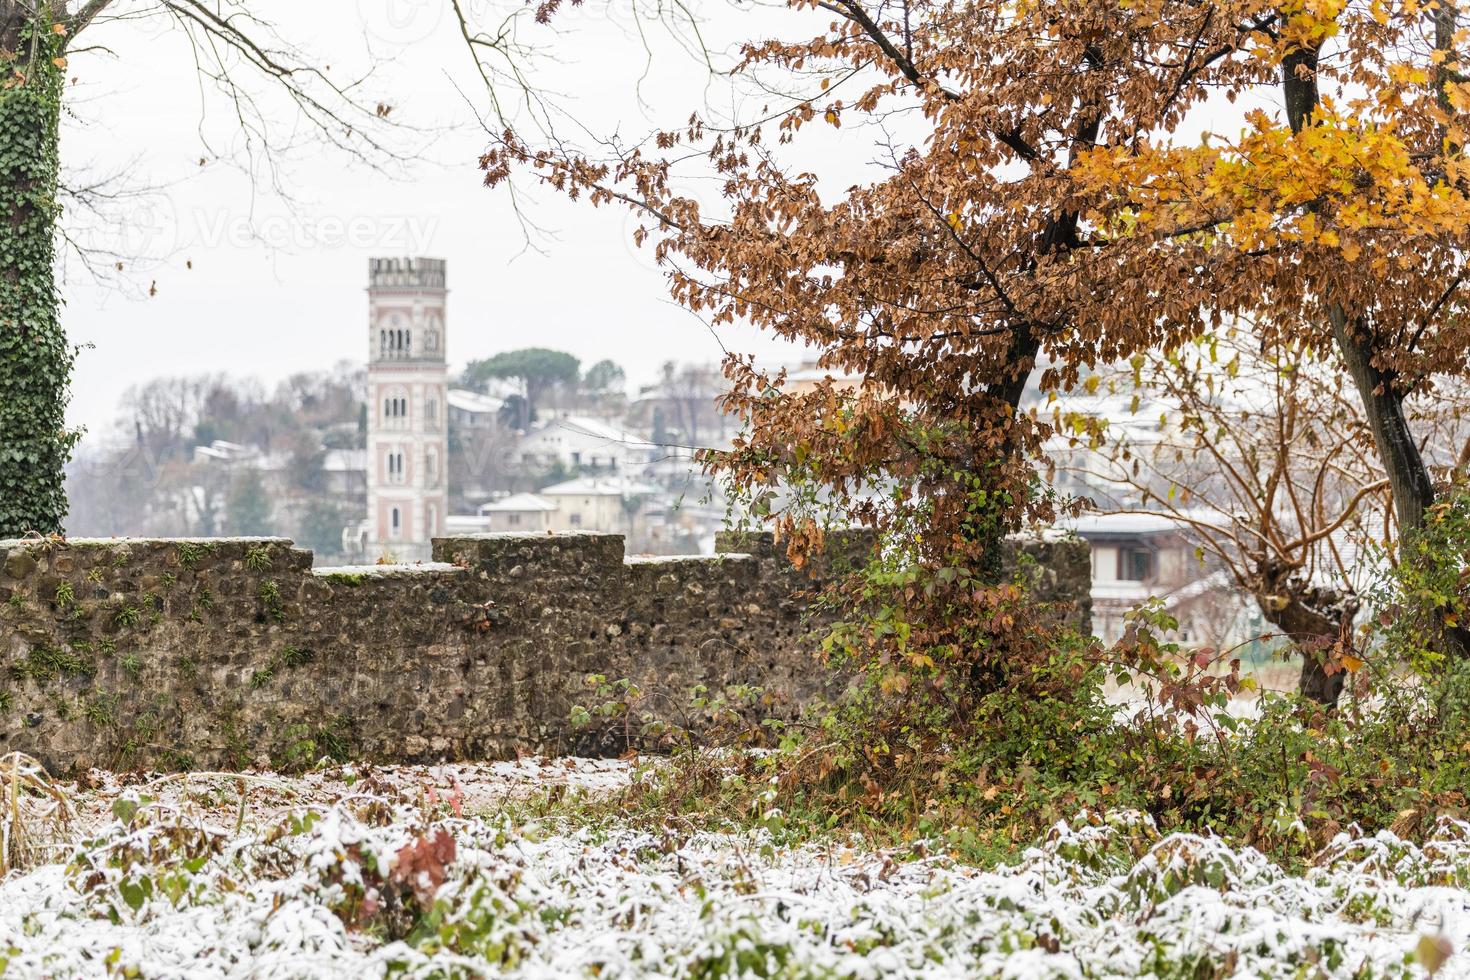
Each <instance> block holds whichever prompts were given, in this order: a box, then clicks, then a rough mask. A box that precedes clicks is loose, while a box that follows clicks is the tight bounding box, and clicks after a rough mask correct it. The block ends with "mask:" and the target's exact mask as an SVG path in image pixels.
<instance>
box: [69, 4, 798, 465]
mask: <svg viewBox="0 0 1470 980" xmlns="http://www.w3.org/2000/svg"><path fill="white" fill-rule="evenodd" d="M137 2H139V3H141V2H143V0H137ZM520 2H521V0H497V2H487V0H471V2H469V3H468V4H467V6H468V8H469V9H471V10H474V11H476V12H477V16H480V17H482V18H484V19H486V20H490V19H492V18H493V19H496V20H498V19H499V17H500V16H503V13H504V12H505V11H507V10H510V9H515V8H516V7H518V6H519V5H520ZM716 2H720V0H716ZM617 6H619V7H621V6H622V4H617ZM251 8H252V9H253V10H258V11H259V12H260V13H261V14H262V16H267V17H270V18H271V19H273V20H274V21H275V23H276V24H278V25H279V27H280V29H281V32H282V33H283V34H284V35H285V36H287V37H288V38H290V39H291V40H293V41H297V42H299V44H300V45H301V46H302V47H304V48H306V49H308V50H310V51H313V52H316V53H318V54H319V55H320V58H321V61H322V62H323V63H324V64H329V65H333V66H334V69H337V68H338V67H339V66H341V65H352V64H354V63H362V62H363V60H364V58H365V54H364V53H365V50H366V46H367V45H369V44H370V45H371V46H373V47H374V48H375V49H376V50H377V51H378V52H380V53H382V54H388V55H392V56H393V60H392V62H391V63H390V64H388V65H386V66H385V67H383V68H382V69H381V70H380V73H379V76H378V77H377V79H376V82H375V84H376V90H377V91H381V93H382V95H381V97H382V100H383V101H385V102H389V103H391V104H393V105H394V106H395V109H394V118H395V119H401V120H404V121H405V122H411V123H414V124H419V125H423V126H429V127H439V128H440V130H441V132H440V135H439V136H438V137H437V138H436V140H435V142H434V145H433V146H432V148H431V149H429V151H428V153H427V156H428V157H429V159H428V160H426V161H425V162H424V163H423V164H421V165H416V166H414V168H413V170H412V172H411V173H410V174H409V175H407V177H406V178H405V179H393V178H391V177H389V176H385V175H382V174H379V173H375V172H373V171H371V170H369V169H366V168H363V167H361V166H356V165H353V164H352V162H351V161H350V160H348V159H345V158H344V157H342V156H339V155H333V154H331V153H329V152H325V151H312V152H308V153H306V154H303V155H301V156H300V157H299V158H298V159H297V161H296V163H295V165H293V166H292V167H290V169H289V171H288V173H287V184H288V186H289V188H290V190H291V191H292V193H293V194H294V195H295V197H296V199H297V202H296V206H295V208H294V215H293V209H291V208H287V207H286V206H284V205H283V204H282V203H281V201H280V200H279V199H278V198H276V197H275V196H273V195H272V193H271V192H270V191H269V190H268V189H264V188H261V187H258V186H252V181H250V180H248V179H246V177H244V176H243V175H242V174H241V173H240V172H239V171H238V170H237V169H234V168H231V167H230V166H227V165H225V164H223V163H220V162H216V161H213V160H211V162H208V163H206V164H205V165H204V166H202V167H201V166H200V160H201V158H202V157H204V156H206V152H205V149H204V146H203V143H202V139H201V117H202V118H203V120H204V122H203V127H204V130H203V131H204V132H205V133H206V134H208V136H209V137H210V138H212V139H215V140H218V141H219V142H220V143H221V144H223V145H226V146H229V145H232V143H234V142H235V141H234V140H233V139H232V136H231V125H230V124H231V117H230V115H229V113H228V111H225V110H222V108H221V105H220V103H219V101H218V100H217V99H214V98H209V97H201V92H200V89H199V86H198V84H197V82H196V79H195V75H194V72H193V69H192V64H191V57H190V53H189V49H188V46H187V45H186V44H185V43H184V41H183V39H182V38H181V37H179V36H178V35H177V34H176V33H174V32H172V31H170V30H168V29H166V26H165V25H164V24H163V23H162V22H161V21H154V22H150V21H141V22H131V21H128V22H122V23H116V22H115V23H104V24H99V25H97V26H96V27H95V28H94V29H93V30H94V33H92V34H90V35H88V36H87V39H88V40H89V41H90V42H91V43H92V44H94V45H106V46H107V47H108V48H109V49H110V51H111V53H110V54H103V53H95V54H84V55H79V56H77V57H74V58H73V61H72V66H71V67H72V73H73V74H74V75H75V76H76V77H77V82H76V84H75V85H74V86H73V88H72V112H73V117H72V118H70V119H68V121H67V123H66V127H65V131H64V134H63V157H64V159H65V161H66V163H67V165H68V166H69V168H70V169H71V170H72V171H73V172H74V173H75V172H78V171H80V172H81V173H82V174H84V175H87V174H90V175H96V174H99V173H111V172H116V171H122V172H123V173H124V176H125V178H126V180H127V181H129V182H131V183H132V184H133V185H135V186H143V185H148V184H155V183H156V184H164V185H167V191H166V192H165V193H164V194H163V195H161V196H158V197H156V198H154V199H152V200H151V201H150V200H145V201H141V202H137V203H135V204H129V205H126V206H124V207H123V208H121V210H120V211H119V220H120V223H121V228H122V231H123V234H124V241H125V243H126V247H127V248H128V249H129V250H132V251H141V252H144V253H147V254H150V255H152V256H154V257H155V259H159V260H160V261H157V262H155V263H153V264H151V265H149V264H147V263H145V264H143V265H140V266H138V267H137V268H133V267H129V269H128V270H126V272H125V275H124V282H125V285H124V287H123V288H119V287H118V286H117V284H115V283H99V282H97V281H96V280H95V279H94V278H93V277H91V276H89V275H87V273H86V272H85V271H84V270H83V269H82V267H81V266H80V265H79V264H78V263H76V262H75V261H68V263H67V266H66V273H67V275H66V283H65V287H64V289H65V296H66V300H67V307H66V325H67V329H68V331H69V334H70V336H71V338H72V340H73V341H74V342H77V343H85V344H90V345H92V349H90V350H87V351H85V352H83V354H82V356H81V359H80V361H79V363H78V366H77V372H76V382H75V391H74V397H73V402H72V407H71V418H72V420H73V421H74V422H75V423H78V424H82V425H85V426H87V427H88V429H89V430H90V434H89V437H88V441H89V442H93V443H95V442H96V441H97V440H98V439H99V438H105V437H108V436H110V435H111V434H112V431H113V422H114V419H115V416H116V405H117V402H118V398H119V396H120V395H121V393H122V392H123V391H124V390H125V389H126V388H127V387H128V386H129V385H131V384H134V383H137V382H139V381H142V380H146V379H148V378H151V377H154V376H158V375H171V374H192V373H199V372H216V371H224V372H229V373H232V374H236V375H250V376H256V377H259V378H261V379H263V380H265V381H267V382H273V381H274V380H277V379H279V378H281V377H283V376H285V375H286V374H289V373H291V372H294V371H300V370H312V369H322V368H328V367H330V366H331V365H332V364H334V363H335V362H337V361H340V360H343V359H352V360H357V361H361V360H363V359H365V357H366V349H367V336H366V327H365V317H366V299H365V295H364V288H365V279H366V269H367V261H368V258H369V257H371V256H377V255H402V254H420V255H429V256H435V257H441V258H445V259H447V260H448V262H449V281H450V287H451V297H450V311H449V317H450V320H449V354H450V359H451V362H452V363H453V364H454V365H461V364H463V363H464V362H465V361H468V360H470V359H472V358H478V357H484V356H486V355H489V354H493V353H495V352H497V351H502V350H508V349H513V348H516V347H524V346H532V345H535V346H548V347H555V348H562V349H565V350H569V351H572V352H574V353H575V354H577V355H578V356H579V357H581V358H582V360H583V363H584V364H590V363H591V362H593V361H596V360H599V359H601V358H604V357H608V358H612V359H614V360H616V361H618V362H619V363H621V364H623V365H624V366H625V367H626V368H627V370H628V372H629V375H630V380H631V381H633V382H635V383H636V382H638V381H648V380H652V378H653V376H654V375H655V373H656V371H657V367H658V365H659V364H661V363H662V362H663V361H665V360H669V359H676V360H694V361H707V362H713V361H715V360H718V358H719V356H720V347H719V344H718V343H717V342H716V340H715V339H714V338H713V337H712V336H711V334H710V333H709V331H708V330H707V329H706V328H705V327H704V326H703V325H702V324H701V323H700V322H699V321H698V320H696V319H695V318H694V317H692V316H691V315H690V314H688V313H687V312H685V311H683V310H681V309H679V308H677V307H675V306H673V305H671V304H670V302H669V301H668V299H667V294H666V292H665V289H664V286H663V282H662V278H661V275H660V274H659V273H658V272H657V271H656V269H655V268H654V266H653V263H652V261H651V259H650V258H649V257H648V255H647V254H646V253H643V252H640V251H638V250H636V249H634V248H633V247H632V245H631V243H630V242H629V241H628V238H629V232H630V230H631V228H632V227H634V223H633V222H632V221H631V220H630V219H628V218H626V217H625V216H624V215H623V213H621V212H619V211H613V210H608V209H604V210H600V211H594V210H592V209H590V208H588V207H585V206H577V205H571V204H568V203H567V202H565V201H562V200H560V199H558V198H556V197H554V196H551V195H540V196H536V197H534V198H532V199H528V200H527V202H526V205H527V208H528V210H529V212H530V213H531V214H532V215H533V216H534V217H535V219H536V220H538V221H539V222H541V223H542V225H543V226H544V227H545V228H547V229H548V230H550V231H551V232H552V233H554V235H555V238H554V239H552V240H550V241H546V242H543V243H542V246H543V248H544V249H545V254H537V253H535V252H528V251H527V250H526V249H525V241H524V238H523V236H522V232H521V230H520V227H519V226H518V224H517V222H516V220H515V217H514V214H513V213H512V210H511V207H510V205H509V201H508V198H507V196H506V194H505V193H503V192H500V191H490V190H487V189H485V188H484V187H483V186H482V185H481V174H480V172H479V170H478V168H477V163H476V161H477V158H478V155H479V152H480V150H481V149H482V148H483V146H484V138H483V135H482V133H481V131H480V129H479V127H478V125H477V123H476V121H475V118H474V115H473V112H472V110H471V109H470V107H469V106H467V105H466V104H465V101H464V98H463V96H462V94H461V93H463V94H464V95H468V96H469V97H470V98H472V99H474V100H475V101H477V102H483V100H482V98H481V96H480V92H479V91H478V90H477V89H476V88H475V83H474V81H473V78H472V76H471V75H470V71H471V65H470V62H469V61H468V56H467V55H466V54H465V51H464V48H463V46H462V44H461V43H460V41H459V38H458V34H457V28H456V26H455V25H454V24H453V23H452V18H451V15H450V14H449V13H448V12H447V11H448V8H449V2H448V0H310V2H305V0H259V2H252V3H251ZM717 9H718V10H720V11H722V12H721V13H720V16H721V18H722V19H723V23H722V24H720V23H717V24H714V25H711V30H712V32H715V34H717V33H718V32H719V31H720V30H725V31H726V36H732V35H733V34H734V33H740V32H741V31H744V32H745V33H751V32H750V31H749V28H750V27H752V26H753V22H752V21H746V20H744V18H757V17H758V18H762V19H763V20H762V24H764V23H765V22H766V21H770V20H772V19H773V18H775V19H776V20H777V21H779V19H780V18H783V17H784V18H790V17H792V16H794V15H790V14H785V13H781V12H774V11H770V10H765V11H760V12H758V13H757V12H751V13H739V14H731V13H730V12H729V9H728V7H726V6H724V5H723V3H721V6H720V7H719V8H717ZM732 18H737V19H732ZM619 21H621V22H619ZM562 25H563V33H561V34H560V35H558V34H553V33H552V32H550V31H545V32H544V34H542V35H527V37H528V38H534V39H536V40H538V41H540V39H541V38H542V37H544V43H545V45H546V49H547V50H548V51H550V52H554V53H555V55H556V56H557V57H558V58H559V59H561V62H562V63H561V64H560V65H559V66H558V67H557V69H556V72H555V74H548V75H547V76H545V77H547V78H548V79H550V80H553V81H554V82H555V83H556V84H557V85H558V87H559V88H560V89H561V90H562V91H564V92H566V93H567V94H568V95H569V96H570V97H571V98H573V99H574V100H575V104H576V105H577V107H578V115H579V116H580V117H584V118H587V119H589V120H591V121H592V122H593V123H595V124H598V125H600V126H603V127H608V128H611V127H614V126H616V127H617V128H619V129H620V130H621V131H622V132H623V133H625V134H639V135H641V134H642V133H644V132H646V131H647V130H648V129H650V128H651V127H652V125H653V120H655V119H657V120H658V121H660V122H662V123H663V124H665V125H667V124H668V123H669V122H670V121H678V120H683V119H687V118H688V115H689V112H690V111H691V109H693V108H695V107H697V106H698V105H699V104H700V102H701V101H703V99H704V98H705V97H706V94H707V93H705V92H704V91H703V90H702V86H703V83H704V78H705V76H702V75H701V73H700V72H699V71H698V70H697V68H696V67H695V66H694V65H692V63H691V62H690V61H689V60H688V59H687V58H685V57H681V56H679V55H678V54H676V53H675V52H674V51H673V50H671V49H670V48H669V47H668V46H667V45H665V47H664V48H663V49H662V50H663V51H664V52H665V53H666V54H667V57H661V58H656V59H655V61H654V67H653V73H652V74H651V75H649V76H648V77H647V78H645V79H644V80H643V82H642V87H641V92H642V94H643V97H644V99H645V100H646V102H647V105H646V106H645V107H640V106H639V102H638V100H637V99H636V97H635V95H634V93H635V91H637V90H638V89H637V85H638V80H639V76H640V75H642V74H643V71H644V62H643V58H642V55H641V53H640V49H639V46H638V42H637V40H636V39H635V36H634V35H633V33H632V31H631V25H630V22H629V21H628V20H627V19H626V17H615V18H613V19H609V17H608V16H607V10H606V8H597V9H589V10H587V11H585V12H584V11H573V12H572V14H571V16H570V17H568V18H566V19H565V20H564V21H563V22H562ZM732 29H733V30H732ZM802 33H810V32H808V31H806V29H805V27H803V29H802ZM712 36H713V35H712ZM715 43H716V44H720V43H722V42H720V41H719V40H718V39H717V38H716V40H715ZM339 70H340V69H339ZM375 97H376V96H375ZM720 97H721V96H720V95H719V94H718V93H716V94H715V98H716V99H719V98H720ZM724 97H725V98H726V99H728V93H726V95H725V96H724ZM283 120H285V121H286V122H287V123H288V124H289V116H288V115H285V114H283ZM69 222H70V224H72V225H73V226H78V225H84V224H85V223H86V222H85V221H84V220H83V216H81V215H76V216H74V217H73V218H71V219H69ZM257 236H264V237H265V238H267V239H269V243H262V242H260V241H258V240H256V238H257ZM186 262H192V264H193V268H192V270H190V269H187V268H186ZM155 280H156V282H157V295H155V296H153V297H152V298H148V297H147V296H146V292H147V290H148V288H149V286H150V284H151V283H153V282H154V281H155ZM722 339H723V340H724V342H725V343H726V344H728V345H730V346H732V347H735V348H739V349H746V350H753V351H757V352H758V353H760V354H761V355H762V356H764V357H768V358H770V359H771V360H773V361H789V360H794V359H800V357H801V354H800V353H799V352H796V351H793V350H791V349H789V348H784V347H782V346H781V345H779V344H778V343H776V342H774V341H773V340H771V339H768V338H762V337H759V336H757V335H755V334H754V332H753V331H748V330H746V331H734V332H731V333H729V334H727V335H726V336H724V337H723V338H722Z"/></svg>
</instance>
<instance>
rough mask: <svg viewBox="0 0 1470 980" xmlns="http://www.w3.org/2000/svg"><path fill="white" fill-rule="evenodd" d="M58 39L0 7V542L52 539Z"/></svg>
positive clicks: (60, 354)
mask: <svg viewBox="0 0 1470 980" xmlns="http://www.w3.org/2000/svg"><path fill="white" fill-rule="evenodd" d="M64 43H65V34H64V30H63V29H60V28H56V27H53V24H52V21H51V20H50V18H49V16H48V14H47V11H46V10H45V8H44V7H43V8H42V10H41V11H40V12H39V13H38V12H34V11H31V10H27V9H24V7H23V5H21V4H18V3H14V2H6V0H0V59H3V63H4V70H5V74H6V77H5V79H4V81H3V82H0V537H15V536H21V535H25V534H29V533H32V532H36V533H40V534H55V533H60V531H61V529H62V520H63V518H64V517H65V516H66V494H65V492H64V488H63V480H64V474H63V468H64V467H65V465H66V461H67V459H68V458H69V456H70V454H71V450H72V447H73V446H74V445H75V443H76V438H77V437H76V433H73V432H69V431H68V430H67V428H66V404H67V400H68V397H69V390H70V377H71V368H72V363H73V361H74V359H75V352H74V350H73V349H72V347H71V346H70V345H69V344H68V343H67V340H66V335H65V333H64V331H63V330H62V326H61V297H60V293H59V291H58V290H57V285H56V269H55V258H56V235H57V219H58V217H59V213H60V207H59V205H58V203H57V190H58V186H57V185H58V180H59V155H58V146H57V143H58V131H59V123H60V118H61V94H62V84H63V79H64V69H65V64H66V62H65V59H64V57H63V55H62V52H63V50H64Z"/></svg>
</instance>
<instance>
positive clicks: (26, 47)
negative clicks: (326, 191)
mask: <svg viewBox="0 0 1470 980" xmlns="http://www.w3.org/2000/svg"><path fill="white" fill-rule="evenodd" d="M250 6H251V5H250V4H247V3H246V2H244V0H209V2H206V0H0V73H3V79H0V537H11V536H20V535H26V534H32V533H36V534H54V533H59V532H60V531H61V530H62V526H63V521H64V519H65V517H66V513H67V504H66V497H65V493H64V490H63V473H62V471H63V468H64V466H65V464H66V461H67V460H68V458H69V457H70V455H71V451H72V449H73V448H74V447H75V445H76V442H77V439H78V433H76V432H74V431H69V430H68V429H67V426H66V405H67V400H68V394H69V388H70V379H71V371H72V366H73V363H74V361H75V358H76V351H75V349H74V348H73V347H72V346H71V345H70V344H69V343H68V342H67V339H66V334H65V331H64V329H63V325H62V323H61V292H60V289H59V287H58V283H57V278H56V272H55V266H56V262H55V259H56V242H57V238H58V222H59V220H60V218H61V205H60V193H59V192H60V170H61V156H60V147H59V129H60V126H59V124H60V119H61V113H62V108H63V96H64V81H65V78H66V73H67V71H68V63H67V59H68V55H69V53H70V52H71V51H72V50H73V49H74V47H75V46H77V44H78V39H79V38H80V37H81V36H82V35H83V34H85V35H86V36H87V38H88V43H87V45H86V46H87V48H88V49H89V50H104V49H105V36H106V28H107V25H108V24H109V22H116V21H119V20H124V19H126V20H133V21H136V20H140V19H148V18H152V19H157V20H160V21H165V22H167V23H168V24H170V25H171V27H172V28H173V36H175V37H177V38H179V39H181V40H182V42H183V43H185V44H187V45H188V46H190V48H191V49H192V51H191V53H192V56H193V63H194V64H195V65H196V66H197V71H198V72H199V75H200V77H201V79H202V82H203V83H204V87H205V88H206V89H213V90H214V91H215V92H216V93H217V94H219V95H220V96H221V102H222V104H223V105H226V106H228V107H229V111H230V112H231V113H232V114H233V116H234V122H235V123H236V124H237V125H236V126H235V127H234V129H235V132H236V134H237V136H238V138H239V139H240V140H241V141H242V145H243V146H244V150H243V152H244V153H245V154H247V155H250V156H252V157H257V158H258V157H260V156H261V155H262V154H265V155H269V154H271V153H272V152H273V151H276V150H279V149H282V148H284V147H286V146H289V145H291V144H293V143H296V142H299V141H300V140H301V138H302V137H303V135H304V134H307V133H309V134H311V135H312V136H313V137H314V138H315V139H316V140H318V141H319V142H320V143H322V144H325V145H327V146H330V147H333V148H336V149H338V150H342V151H345V152H347V153H349V154H351V155H353V156H354V157H355V158H358V159H365V160H369V161H373V162H378V163H381V162H386V161H390V160H400V159H403V158H404V154H403V153H401V152H399V151H398V150H396V149H394V147H393V146H392V145H391V143H392V141H390V140H388V139H387V137H386V135H385V127H386V126H388V125H389V123H388V122H387V117H388V115H389V114H390V112H391V110H390V109H389V108H388V107H387V106H385V105H383V104H382V103H380V102H378V101H376V100H370V99H368V98H366V97H365V95H364V93H363V91H362V88H361V86H362V82H363V79H361V78H356V79H351V80H346V81H337V80H336V78H335V77H334V76H333V75H331V74H330V69H328V68H326V67H323V66H321V65H319V63H318V62H317V61H316V59H313V58H310V57H308V56H307V55H306V54H305V53H304V52H302V51H300V50H299V49H298V48H296V47H295V46H294V45H292V44H290V43H289V42H287V41H285V40H284V39H283V38H282V36H281V35H280V34H279V33H278V32H277V30H276V29H275V28H274V27H273V26H272V25H271V24H270V23H268V22H267V21H265V20H263V19H262V18H261V17H260V16H259V15H258V14H256V13H254V12H252V11H251V10H250ZM94 32H101V33H100V34H99V35H98V40H97V41H95V42H94V41H92V35H93V34H94ZM268 93H273V94H268ZM282 102H284V103H285V104H286V106H288V107H289V108H283V106H282V104H281V103H282Z"/></svg>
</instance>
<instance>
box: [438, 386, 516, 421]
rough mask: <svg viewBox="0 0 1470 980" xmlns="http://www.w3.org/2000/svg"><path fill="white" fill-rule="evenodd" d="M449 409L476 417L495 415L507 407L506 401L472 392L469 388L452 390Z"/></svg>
mask: <svg viewBox="0 0 1470 980" xmlns="http://www.w3.org/2000/svg"><path fill="white" fill-rule="evenodd" d="M449 407H450V408H456V409H459V410H460V411H461V412H472V413H474V414H476V415H493V414H495V413H496V412H499V411H500V410H501V409H502V408H504V407H505V399H504V398H496V397H495V396H494V395H482V394H481V393H480V392H478V391H470V390H469V389H467V388H450V389H449Z"/></svg>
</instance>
